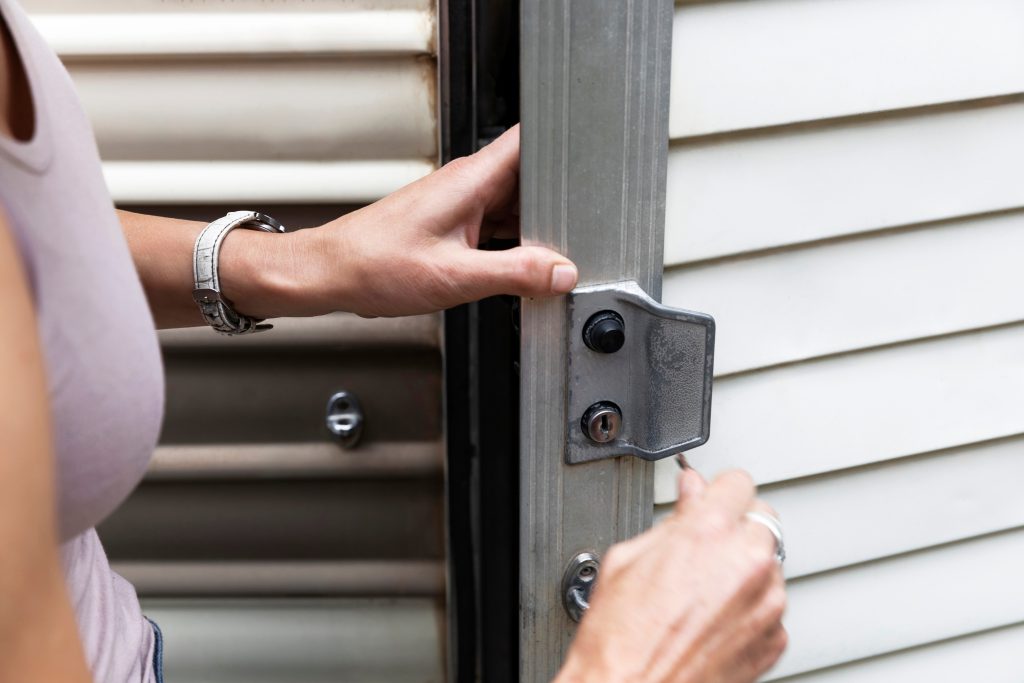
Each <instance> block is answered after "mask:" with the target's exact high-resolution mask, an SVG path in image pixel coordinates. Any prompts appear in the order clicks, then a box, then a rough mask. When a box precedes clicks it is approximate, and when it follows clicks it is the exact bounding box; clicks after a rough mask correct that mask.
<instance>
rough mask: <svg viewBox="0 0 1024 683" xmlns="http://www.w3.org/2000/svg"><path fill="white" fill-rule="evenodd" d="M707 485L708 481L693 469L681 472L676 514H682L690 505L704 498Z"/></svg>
mask: <svg viewBox="0 0 1024 683" xmlns="http://www.w3.org/2000/svg"><path fill="white" fill-rule="evenodd" d="M707 485H708V483H707V481H705V480H704V477H702V476H701V475H700V472H698V471H697V470H695V469H693V468H692V467H687V468H686V469H685V470H683V471H682V472H680V473H679V498H678V499H677V500H676V512H682V511H683V510H684V509H686V507H687V506H688V505H689V504H690V503H692V502H693V501H695V500H698V499H699V498H702V497H703V496H704V489H706V488H707Z"/></svg>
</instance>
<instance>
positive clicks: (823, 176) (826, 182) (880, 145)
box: [665, 3, 1024, 265]
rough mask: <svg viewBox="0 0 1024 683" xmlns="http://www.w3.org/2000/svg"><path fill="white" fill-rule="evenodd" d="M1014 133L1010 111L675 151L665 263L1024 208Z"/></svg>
mask: <svg viewBox="0 0 1024 683" xmlns="http://www.w3.org/2000/svg"><path fill="white" fill-rule="evenodd" d="M745 4H757V3H745ZM825 4H826V5H827V4H830V3H825ZM1022 73H1024V71H1022ZM1022 130H1024V103H1021V102H1012V103H1007V104H1000V105H993V106H987V107H973V108H967V109H963V110H957V111H946V112H932V113H929V114H927V115H916V116H907V117H901V118H896V119H886V120H876V121H870V122H862V123H848V124H843V125H837V126H832V127H827V128H816V129H811V130H801V131H785V132H778V133H774V134H766V135H760V136H756V137H751V138H743V139H736V140H726V141H718V142H704V143H700V144H690V145H674V146H673V147H672V148H671V149H670V150H669V161H668V195H667V216H666V235H665V262H666V264H668V265H673V264H679V263H685V262H691V261H698V260H703V259H709V258H718V257H722V256H728V255H730V254H740V253H745V252H749V251H756V250H761V249H768V248H773V247H780V246H785V245H790V244H798V243H801V242H809V241H814V240H821V239H827V238H833V237H837V236H841V235H850V234H855V233H859V232H866V231H870V230H878V229H882V228H890V227H897V226H904V225H911V224H916V223H922V222H926V221H936V220H942V219H948V218H956V217H959V216H968V215H972V214H979V213H985V212H991V211H1001V210H1005V209H1014V208H1019V207H1022V206H1024V183H1020V182H1018V178H1019V177H1020V176H1021V161H1020V160H1021V159H1022V158H1024V135H1021V134H1019V133H1020V132H1021V131H1022Z"/></svg>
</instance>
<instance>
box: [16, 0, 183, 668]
mask: <svg viewBox="0 0 1024 683" xmlns="http://www.w3.org/2000/svg"><path fill="white" fill-rule="evenodd" d="M0 13H2V17H3V19H4V21H5V22H6V24H7V26H8V27H9V29H10V32H11V34H12V35H13V37H14V44H15V49H16V50H17V52H18V54H20V56H21V61H22V63H23V64H24V68H25V70H26V72H27V75H28V80H29V84H30V88H31V92H32V98H33V102H34V108H35V114H36V125H35V133H34V136H33V138H32V139H31V140H29V141H27V142H19V141H16V140H11V139H8V138H6V137H3V136H0V207H2V209H3V210H4V212H5V213H6V216H7V219H8V221H9V223H10V225H11V226H12V229H13V232H14V237H15V239H16V241H17V244H18V247H19V249H20V252H21V256H22V258H23V260H24V263H25V268H26V272H27V273H28V277H29V280H30V283H29V284H30V287H31V291H32V294H33V297H34V303H35V307H36V314H37V318H38V326H39V335H40V339H41V342H42V350H43V356H44V360H45V364H46V370H47V378H48V383H49V396H50V405H51V410H52V414H53V426H54V427H53V428H54V435H53V437H54V449H55V455H56V462H57V483H56V486H57V506H58V519H59V523H60V538H61V542H62V544H63V545H62V548H61V556H62V559H63V563H64V570H65V576H66V578H67V584H68V588H69V591H70V595H71V599H72V602H73V604H74V608H75V613H76V615H77V619H78V626H79V632H80V634H81V638H82V643H83V645H84V648H85V652H86V656H87V658H88V661H89V665H90V667H91V669H92V672H93V677H94V678H95V679H96V680H97V681H101V682H103V683H127V682H128V681H131V682H132V683H135V682H137V681H146V682H148V681H152V680H153V679H154V674H153V669H152V650H153V632H152V629H151V627H150V625H149V624H148V622H146V621H145V620H144V618H143V616H142V613H141V610H140V607H139V602H138V599H137V598H136V595H135V591H134V589H133V588H132V587H131V585H130V584H128V582H126V581H125V580H124V579H122V578H121V577H120V576H118V575H117V574H115V573H114V572H113V571H111V569H110V566H109V564H108V563H107V558H106V556H105V554H104V551H103V548H102V547H101V545H100V541H99V538H98V536H97V535H96V531H95V530H94V527H95V526H96V525H97V524H98V523H99V522H100V521H102V520H103V519H104V518H105V517H106V516H107V515H109V514H110V513H111V512H112V511H113V510H114V509H115V508H116V507H117V506H118V505H119V504H120V503H121V502H122V501H123V500H124V499H125V498H126V497H127V496H128V494H129V493H130V492H131V490H132V489H133V488H134V487H135V486H136V485H137V484H138V482H139V481H140V480H141V478H142V475H143V473H144V472H145V469H146V466H147V464H148V462H149V459H150V457H151V456H152V453H153V449H154V448H155V445H156V440H157V437H158V435H159V431H160V423H161V419H162V412H163V396H164V388H163V368H162V365H161V360H160V349H159V346H158V344H157V338H156V332H155V330H154V325H153V319H152V316H151V315H150V312H149V308H148V305H147V303H146V299H145V296H144V294H143V291H142V287H141V284H140V282H139V278H138V275H137V273H136V271H135V268H134V265H133V263H132V260H131V255H130V253H129V251H128V246H127V244H126V243H125V240H124V236H123V235H122V233H121V230H120V225H119V222H118V219H117V215H116V214H115V212H114V207H113V204H112V202H111V199H110V194H109V192H108V191H107V187H106V185H105V183H104V180H103V175H102V172H101V167H100V160H99V154H98V152H97V149H96V144H95V142H94V139H93V134H92V130H91V128H90V125H89V122H88V120H87V119H86V116H85V114H84V112H83V111H82V108H81V106H80V105H79V102H78V98H77V96H76V95H75V91H74V88H73V87H72V84H71V80H70V79H69V78H68V75H67V72H66V71H65V70H64V67H63V66H62V65H61V63H60V61H59V60H58V59H57V57H56V55H54V53H53V52H52V50H50V48H49V47H48V46H47V45H46V44H45V43H44V42H43V40H42V38H41V37H40V36H39V35H38V34H37V33H36V32H35V30H34V29H33V27H32V26H31V25H30V23H29V20H28V18H27V17H26V16H25V14H24V13H23V11H22V10H21V8H20V7H18V6H17V5H16V4H15V2H14V1H13V0H0Z"/></svg>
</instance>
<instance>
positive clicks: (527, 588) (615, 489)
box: [519, 0, 673, 682]
mask: <svg viewBox="0 0 1024 683" xmlns="http://www.w3.org/2000/svg"><path fill="white" fill-rule="evenodd" d="M672 15H673V3H672V1H671V0H588V2H586V3H582V2H573V1H572V0H521V24H520V26H521V28H520V36H521V37H520V41H521V42H520V46H521V47H520V60H521V61H520V67H521V86H520V87H521V118H522V153H521V154H522V157H521V172H520V173H521V175H520V188H521V189H520V191H521V201H522V209H521V216H522V239H523V242H524V243H532V244H543V245H547V246H550V247H553V248H555V249H557V250H559V251H560V252H562V253H564V254H566V255H567V256H569V257H570V258H571V259H573V261H574V262H575V263H576V264H577V266H579V269H580V283H579V284H580V286H586V285H592V284H599V283H607V282H615V281H621V280H634V281H636V282H637V283H638V284H639V285H640V286H641V287H642V288H643V289H644V290H645V291H646V292H647V293H648V294H649V295H651V296H652V297H653V298H655V299H660V295H661V276H662V269H663V255H662V252H663V242H664V221H665V187H666V185H665V183H666V178H665V176H666V169H667V157H668V140H669V133H668V114H669V82H670V81H669V76H670V65H671V48H672ZM521 330H522V332H521V334H522V341H521V347H520V368H521V382H520V411H519V412H520V543H519V547H520V550H521V553H520V560H519V572H520V578H519V587H520V588H519V603H520V605H519V611H520V615H519V616H520V624H521V631H520V639H519V678H520V680H521V681H524V682H525V681H528V682H540V681H550V680H552V678H553V677H554V675H555V674H556V673H557V671H558V669H559V667H560V665H561V662H562V659H563V657H564V655H565V652H566V650H567V649H568V647H569V644H570V642H571V639H572V636H573V634H574V632H575V628H574V626H575V624H574V622H572V621H571V620H570V618H569V617H568V615H567V613H566V611H565V609H564V607H563V604H562V595H561V592H562V591H561V581H562V576H563V573H564V572H565V570H566V568H567V566H568V565H569V563H570V561H571V560H572V558H573V557H574V556H576V555H577V554H578V553H581V552H596V553H597V554H598V555H600V554H601V553H603V552H604V551H605V550H606V549H607V548H608V546H609V545H611V544H613V543H615V542H617V541H619V540H623V539H626V538H629V537H631V536H634V535H636V534H638V533H640V532H642V531H643V530H644V529H646V528H647V527H649V526H650V524H651V517H652V514H653V509H654V500H653V488H654V485H653V482H654V467H653V464H652V463H650V462H646V461H642V460H639V459H636V458H617V459H612V460H601V461H597V462H592V463H587V464H579V465H567V464H565V454H564V444H565V435H566V431H565V430H566V429H568V428H571V427H570V425H571V424H572V423H574V422H575V423H578V421H579V419H580V418H579V416H570V415H568V414H567V410H566V399H567V397H566V347H567V344H566V341H567V340H566V303H565V300H564V298H557V299H546V300H525V301H523V304H522V314H521Z"/></svg>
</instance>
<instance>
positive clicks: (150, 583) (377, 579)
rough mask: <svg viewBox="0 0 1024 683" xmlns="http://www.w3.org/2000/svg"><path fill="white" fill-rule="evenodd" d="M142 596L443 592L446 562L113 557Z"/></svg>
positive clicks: (420, 594) (427, 594)
mask: <svg viewBox="0 0 1024 683" xmlns="http://www.w3.org/2000/svg"><path fill="white" fill-rule="evenodd" d="M114 570H115V571H116V572H117V573H118V574H120V575H121V576H123V577H125V578H126V579H128V581H130V582H131V584H132V585H133V586H135V590H136V591H137V592H138V593H139V595H141V596H144V597H245V596H252V597H297V596H330V597H442V596H443V595H444V585H445V578H444V577H445V569H444V562H439V561H436V560H399V561H374V560H347V561H346V560H334V561H330V560H305V561H290V562H289V561H284V562H237V561H236V562H217V561H205V562H187V561H186V562H183V561H171V562H144V561H141V562H140V561H134V562H115V563H114Z"/></svg>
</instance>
